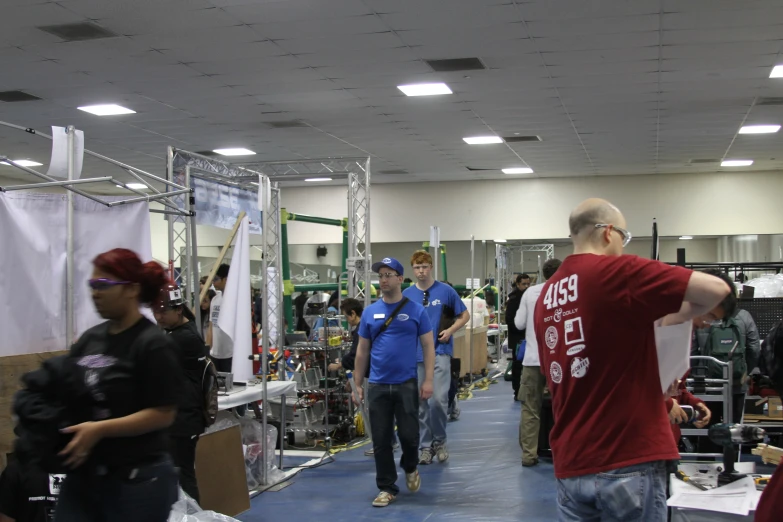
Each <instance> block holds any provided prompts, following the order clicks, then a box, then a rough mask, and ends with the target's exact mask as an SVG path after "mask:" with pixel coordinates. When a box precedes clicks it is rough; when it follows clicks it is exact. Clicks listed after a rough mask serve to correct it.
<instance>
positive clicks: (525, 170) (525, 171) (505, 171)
mask: <svg viewBox="0 0 783 522" xmlns="http://www.w3.org/2000/svg"><path fill="white" fill-rule="evenodd" d="M532 173H533V169H531V168H529V167H514V168H511V169H503V174H532Z"/></svg>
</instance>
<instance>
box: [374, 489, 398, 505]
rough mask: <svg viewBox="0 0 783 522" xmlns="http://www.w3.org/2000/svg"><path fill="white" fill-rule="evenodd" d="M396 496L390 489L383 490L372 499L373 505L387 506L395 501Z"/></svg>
mask: <svg viewBox="0 0 783 522" xmlns="http://www.w3.org/2000/svg"><path fill="white" fill-rule="evenodd" d="M394 498H395V497H394V495H392V494H391V493H389V492H388V491H381V492H380V493H378V496H377V497H375V500H373V501H372V505H373V506H375V507H386V506H388V505H389V504H391V503H392V502H394Z"/></svg>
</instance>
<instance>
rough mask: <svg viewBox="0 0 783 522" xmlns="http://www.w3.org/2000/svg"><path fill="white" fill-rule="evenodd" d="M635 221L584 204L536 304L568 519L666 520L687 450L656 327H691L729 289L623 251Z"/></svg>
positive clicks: (596, 203)
mask: <svg viewBox="0 0 783 522" xmlns="http://www.w3.org/2000/svg"><path fill="white" fill-rule="evenodd" d="M626 226H627V225H626V222H625V218H624V217H623V215H622V214H621V213H620V211H619V210H618V209H617V208H616V207H615V206H614V205H612V204H611V203H609V202H608V201H604V200H601V199H589V200H587V201H585V202H583V203H581V204H580V205H579V206H578V207H577V208H576V209H575V210H574V211H573V212H572V213H571V216H570V218H569V227H570V230H571V238H572V240H573V242H574V254H573V255H571V256H569V257H568V258H566V260H565V261H564V262H563V264H562V265H561V267H560V269H559V270H558V271H557V273H556V274H555V275H554V276H553V277H552V278H551V279H550V280H549V281H548V282H547V283H546V285H545V286H544V288H543V290H542V292H541V297H540V298H539V300H538V303H537V305H536V312H535V320H534V324H535V331H536V336H537V338H538V350H539V355H540V360H541V371H542V372H543V373H544V374H545V375H546V379H547V384H548V386H549V389H550V391H551V392H552V410H553V413H554V417H555V424H554V427H553V428H552V432H551V435H550V443H551V446H552V454H553V457H554V465H555V476H556V477H557V484H558V509H559V520H561V521H580V520H591V521H592V520H602V521H604V522H607V521H615V520H616V521H623V522H631V521H644V522H658V521H660V522H665V521H666V461H669V460H676V459H678V458H679V453H678V452H677V447H676V445H675V444H674V440H673V438H672V433H671V428H670V424H669V418H668V415H667V411H666V408H665V405H664V395H663V390H661V384H660V377H659V375H658V359H657V354H656V348H655V338H654V334H653V323H654V322H655V321H656V320H658V319H661V318H663V324H665V325H666V324H679V323H682V322H685V321H690V320H692V319H693V318H694V317H697V316H701V315H703V314H706V313H707V312H708V311H709V310H711V309H712V308H713V307H714V306H715V305H717V304H718V303H719V302H720V301H721V300H722V299H723V298H724V297H725V296H726V295H727V294H728V293H729V288H728V286H727V285H726V283H724V282H723V281H721V280H720V279H718V278H716V277H713V276H709V275H706V274H702V273H698V272H692V271H690V270H686V269H684V268H681V267H672V266H668V265H665V264H663V263H660V262H658V261H650V260H646V259H641V258H639V257H636V256H624V255H622V254H623V247H625V246H626V245H627V244H628V242H629V241H630V240H631V234H630V233H629V232H628V231H627V230H626Z"/></svg>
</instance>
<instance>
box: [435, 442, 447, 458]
mask: <svg viewBox="0 0 783 522" xmlns="http://www.w3.org/2000/svg"><path fill="white" fill-rule="evenodd" d="M435 455H436V456H437V457H438V462H446V461H447V460H449V452H448V450H447V449H446V445H445V444H439V445H438V447H437V449H435Z"/></svg>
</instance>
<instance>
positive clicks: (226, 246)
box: [197, 210, 247, 304]
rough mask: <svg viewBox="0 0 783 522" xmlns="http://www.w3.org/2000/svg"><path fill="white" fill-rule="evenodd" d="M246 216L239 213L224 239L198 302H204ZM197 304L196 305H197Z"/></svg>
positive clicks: (243, 213)
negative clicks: (224, 241)
mask: <svg viewBox="0 0 783 522" xmlns="http://www.w3.org/2000/svg"><path fill="white" fill-rule="evenodd" d="M246 215H247V214H245V211H244V210H243V211H242V212H240V213H239V217H237V222H236V223H234V228H233V229H232V230H231V233H230V234H229V235H228V238H227V239H226V243H225V244H224V245H223V248H221V249H220V255H218V257H217V259H216V260H215V264H214V265H213V266H212V271H210V273H209V277H207V282H206V283H204V288H203V289H202V290H201V294H199V296H198V302H199V303H200V302H201V301H203V300H204V296H206V295H207V292H208V291H209V287H210V286H212V280H213V279H215V274H216V273H217V269H218V268H220V263H222V262H223V258H224V257H226V254H227V253H228V249H229V248H231V243H233V242H234V237H235V236H236V235H237V230H239V225H241V224H242V220H243V219H244V218H245V216H246ZM197 304H198V303H197Z"/></svg>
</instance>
